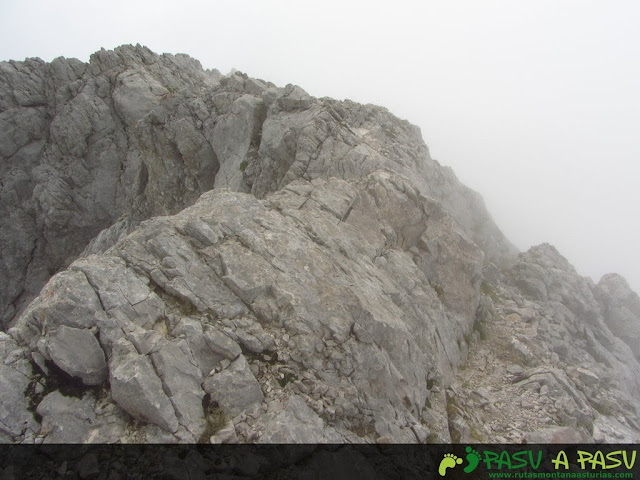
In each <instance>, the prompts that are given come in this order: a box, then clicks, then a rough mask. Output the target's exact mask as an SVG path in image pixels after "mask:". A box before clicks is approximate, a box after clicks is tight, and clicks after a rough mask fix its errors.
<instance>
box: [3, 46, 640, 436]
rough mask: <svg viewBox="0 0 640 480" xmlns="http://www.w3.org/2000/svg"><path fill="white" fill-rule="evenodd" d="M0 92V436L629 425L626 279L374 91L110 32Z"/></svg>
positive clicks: (619, 428) (633, 298)
mask: <svg viewBox="0 0 640 480" xmlns="http://www.w3.org/2000/svg"><path fill="white" fill-rule="evenodd" d="M0 116H1V118H2V119H3V120H4V121H3V122H0V126H1V127H0V128H2V130H0V155H2V159H1V160H2V163H1V168H0V175H1V178H2V182H3V183H2V192H1V194H2V209H0V227H2V228H1V229H0V232H2V233H0V235H2V237H1V239H2V252H3V256H2V262H1V265H0V282H3V283H1V284H0V291H1V292H2V299H1V301H2V305H0V310H1V311H2V312H3V313H2V321H3V324H4V326H5V330H6V333H3V332H0V360H1V362H0V379H1V380H2V383H3V387H4V386H5V385H6V386H7V388H3V389H0V441H3V442H25V443H31V442H105V443H111V442H163V443H167V442H169V443H171V442H198V441H200V442H229V443H235V442H376V441H377V442H389V441H391V442H427V441H429V442H433V441H440V442H448V441H451V440H453V441H519V440H523V439H527V438H529V439H539V438H543V439H546V438H550V439H555V438H556V437H558V435H561V436H562V435H564V436H565V437H566V438H569V437H568V436H571V435H573V436H571V438H578V436H580V438H581V441H582V440H584V441H591V440H595V441H614V440H615V441H620V440H623V441H637V439H638V438H639V437H638V435H639V432H640V420H639V413H640V403H639V401H638V398H640V364H638V360H637V356H638V352H637V349H636V347H637V344H638V342H637V339H638V338H639V335H640V333H639V332H638V328H640V327H639V323H638V318H639V316H640V308H639V305H640V301H639V300H638V296H637V295H635V294H634V293H633V292H631V291H630V289H629V288H628V286H627V285H626V283H625V282H624V280H622V279H621V278H620V277H617V276H606V277H604V278H603V279H602V280H601V282H600V283H599V284H598V285H595V284H594V283H593V282H592V281H590V280H589V279H585V278H582V277H580V276H579V275H578V274H577V273H576V271H575V269H573V267H572V266H571V265H570V264H569V262H567V261H566V259H564V258H563V257H562V256H561V255H560V253H559V252H557V250H555V249H554V248H553V247H551V246H549V245H541V246H538V247H534V248H532V249H530V250H529V251H528V252H526V253H522V254H520V255H519V256H518V255H517V253H516V251H515V249H514V248H513V246H512V245H511V244H510V243H509V242H508V241H507V240H506V239H505V238H504V236H503V235H502V234H501V233H500V231H499V229H498V228H497V227H496V225H495V224H494V223H493V221H492V220H491V218H490V216H489V214H488V213H487V212H486V209H485V208H484V205H483V203H482V200H481V198H480V197H479V196H478V195H477V194H476V193H474V192H472V191H471V190H469V189H467V188H466V187H464V186H463V185H461V184H460V183H459V182H458V181H457V179H456V178H455V176H454V175H453V173H452V171H451V170H450V169H448V168H444V167H441V166H440V165H439V164H438V163H437V162H436V161H435V160H433V159H431V157H430V156H429V152H428V149H427V147H426V146H425V145H424V143H423V141H422V139H421V138H420V132H419V130H418V129H417V128H416V127H414V126H411V125H410V124H409V123H408V122H406V121H403V120H399V119H397V118H395V117H394V116H393V115H391V114H390V113H389V112H388V111H386V110H385V109H383V108H381V107H376V106H372V105H358V104H355V103H353V102H350V101H345V102H339V101H335V100H332V99H326V98H323V99H316V98H313V97H311V96H309V95H308V94H307V93H306V92H304V90H302V89H301V88H299V87H295V86H292V85H289V86H286V87H285V88H278V87H276V86H274V85H273V84H270V83H267V82H264V81H261V80H256V79H252V78H249V77H248V76H246V75H244V74H241V73H234V74H232V75H229V76H222V75H220V74H219V73H218V72H216V71H205V70H203V69H202V68H201V67H200V65H199V63H198V62H197V61H195V60H192V59H190V58H189V57H187V56H184V55H177V56H171V55H162V56H159V55H156V54H154V53H152V52H150V51H149V50H148V49H145V48H143V47H139V46H138V47H131V46H125V47H120V48H118V49H116V50H115V51H112V52H107V51H101V52H98V53H96V54H95V55H93V56H92V58H91V60H90V62H89V63H88V64H85V63H82V62H79V61H76V60H66V59H57V60H55V61H54V62H52V63H50V64H47V63H44V62H42V61H40V60H37V59H35V60H28V61H26V62H4V63H2V64H0ZM461 367H465V368H461ZM514 418H519V420H518V421H517V422H515V423H514V422H513V419H514ZM565 437H562V438H565Z"/></svg>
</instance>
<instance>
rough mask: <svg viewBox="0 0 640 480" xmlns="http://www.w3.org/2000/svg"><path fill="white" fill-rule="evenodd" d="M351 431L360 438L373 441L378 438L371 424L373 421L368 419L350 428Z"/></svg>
mask: <svg viewBox="0 0 640 480" xmlns="http://www.w3.org/2000/svg"><path fill="white" fill-rule="evenodd" d="M351 431H352V432H353V433H355V434H356V435H357V436H359V437H360V438H370V439H375V438H376V437H377V436H378V432H377V431H376V427H375V425H374V424H373V420H371V419H369V421H368V422H367V421H366V419H365V420H363V421H362V423H360V424H359V425H357V426H355V427H353V428H351Z"/></svg>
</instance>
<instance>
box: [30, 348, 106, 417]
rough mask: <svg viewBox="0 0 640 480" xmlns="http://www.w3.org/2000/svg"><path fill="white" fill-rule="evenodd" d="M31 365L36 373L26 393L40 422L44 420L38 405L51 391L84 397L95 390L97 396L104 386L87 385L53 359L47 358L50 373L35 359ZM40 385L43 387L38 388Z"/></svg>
mask: <svg viewBox="0 0 640 480" xmlns="http://www.w3.org/2000/svg"><path fill="white" fill-rule="evenodd" d="M31 366H32V368H33V371H34V372H35V373H36V374H35V375H34V376H33V379H32V380H31V382H29V384H28V385H27V388H26V389H25V391H24V395H25V397H26V398H28V399H29V405H28V407H27V408H28V410H29V411H30V412H31V413H32V414H33V417H34V418H35V419H36V420H37V421H38V422H41V421H42V417H41V416H40V415H39V414H38V412H37V408H38V405H40V402H42V400H43V399H44V397H46V396H47V395H49V394H50V393H51V392H53V391H55V390H58V391H59V392H60V393H61V394H62V395H63V396H65V397H74V398H82V397H83V396H84V395H85V394H86V393H87V392H94V393H95V394H96V396H97V395H98V393H99V391H100V390H101V389H102V388H103V386H104V385H96V386H87V385H85V384H84V383H82V380H80V379H79V378H78V377H72V376H71V375H69V374H68V373H67V372H65V371H64V370H62V369H61V368H60V367H58V366H57V365H56V364H55V363H53V362H52V361H51V360H45V367H46V369H47V372H48V374H45V372H43V371H42V369H41V368H40V367H39V366H38V365H37V364H36V363H35V362H33V361H32V362H31ZM38 385H41V387H42V388H40V389H38ZM38 390H40V391H38Z"/></svg>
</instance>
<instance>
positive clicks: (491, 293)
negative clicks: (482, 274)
mask: <svg viewBox="0 0 640 480" xmlns="http://www.w3.org/2000/svg"><path fill="white" fill-rule="evenodd" d="M480 293H481V294H482V295H487V296H488V297H489V298H491V300H493V303H496V302H497V301H498V300H499V299H500V296H499V295H498V292H497V291H496V289H495V288H494V287H493V285H491V284H490V283H487V282H482V284H481V285H480Z"/></svg>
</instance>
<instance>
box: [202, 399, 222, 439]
mask: <svg viewBox="0 0 640 480" xmlns="http://www.w3.org/2000/svg"><path fill="white" fill-rule="evenodd" d="M202 408H203V409H204V418H205V421H206V422H207V425H206V427H205V429H204V432H202V435H200V438H199V439H198V443H209V441H210V440H209V439H210V438H211V436H212V435H215V434H216V433H217V432H219V431H220V430H221V429H222V428H223V427H224V426H225V425H226V424H227V422H228V421H229V418H228V416H227V415H226V413H225V412H224V411H223V410H222V408H220V405H218V402H216V401H214V400H212V399H211V395H210V394H208V393H207V394H206V395H205V396H204V398H203V399H202Z"/></svg>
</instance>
